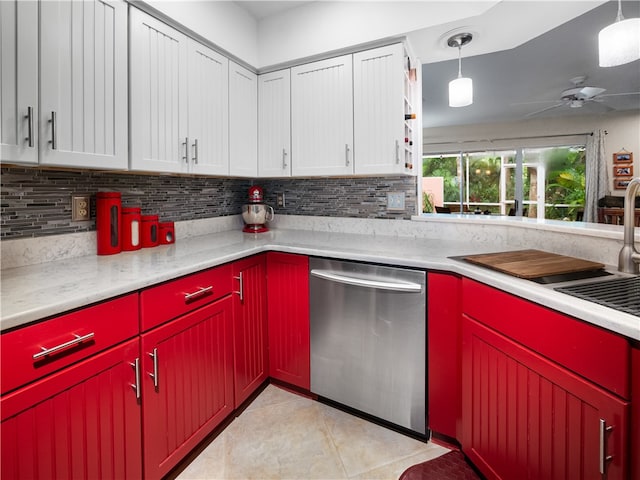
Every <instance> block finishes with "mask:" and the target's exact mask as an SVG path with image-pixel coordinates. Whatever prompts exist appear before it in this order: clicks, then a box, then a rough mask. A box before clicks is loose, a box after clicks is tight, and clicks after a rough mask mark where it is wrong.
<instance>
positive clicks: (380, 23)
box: [258, 0, 499, 68]
mask: <svg viewBox="0 0 640 480" xmlns="http://www.w3.org/2000/svg"><path fill="white" fill-rule="evenodd" d="M496 3H499V2H496V1H495V0H483V1H480V0H475V1H474V0H472V1H466V2H464V1H463V2H457V3H456V8H451V6H450V4H449V5H447V2H446V1H428V2H415V1H414V2H405V1H394V2H389V1H386V2H381V1H377V2H375V1H374V2H367V1H350V2H346V1H316V2H311V3H307V4H304V5H301V6H299V7H296V8H292V9H290V10H286V11H284V12H282V13H280V14H278V15H273V16H270V17H266V18H264V19H262V20H261V21H260V22H259V23H258V36H259V38H260V43H259V45H258V57H259V62H260V65H259V66H260V68H263V67H268V66H272V65H277V64H280V63H286V62H291V61H293V60H296V59H301V58H305V57H310V56H314V55H319V54H322V53H325V52H329V51H333V50H340V49H343V48H348V47H352V46H355V45H359V44H362V43H366V42H373V41H376V40H379V39H383V38H388V37H398V36H404V35H405V34H406V33H407V32H411V31H413V30H418V29H422V28H426V27H429V26H433V25H440V24H446V23H449V22H452V21H454V20H459V19H461V18H467V17H473V16H475V15H479V14H481V13H484V12H485V11H487V10H488V9H490V8H491V7H492V6H494V5H495V4H496Z"/></svg>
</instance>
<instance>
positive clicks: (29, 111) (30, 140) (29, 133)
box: [24, 107, 33, 147]
mask: <svg viewBox="0 0 640 480" xmlns="http://www.w3.org/2000/svg"><path fill="white" fill-rule="evenodd" d="M24 118H26V119H27V138H25V140H26V141H27V145H29V146H30V147H33V107H27V114H26V115H25V117H24Z"/></svg>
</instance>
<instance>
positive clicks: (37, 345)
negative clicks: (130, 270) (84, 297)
mask: <svg viewBox="0 0 640 480" xmlns="http://www.w3.org/2000/svg"><path fill="white" fill-rule="evenodd" d="M138 331H139V330H138V294H131V295H127V296H125V297H121V298H118V299H115V300H110V301H107V302H104V303H100V304H97V305H94V306H92V307H88V308H83V309H82V310H78V311H75V312H72V313H67V314H64V315H61V316H59V317H55V318H52V319H50V320H45V321H42V322H40V323H37V324H33V325H29V326H25V327H23V328H19V329H17V330H13V331H11V332H7V333H4V334H2V335H1V336H0V350H1V353H0V358H1V359H2V365H3V368H2V377H1V379H0V382H1V384H2V393H3V394H4V393H5V392H8V391H10V390H13V389H15V388H17V387H19V386H21V385H25V384H27V383H29V382H32V381H33V380H35V379H37V378H40V377H43V376H45V375H48V374H50V373H52V372H54V371H56V370H59V369H60V368H63V367H66V366H67V365H70V364H72V363H74V362H77V361H79V360H82V359H84V358H86V357H88V356H90V355H93V354H94V353H96V352H99V351H101V350H104V349H106V348H109V347H111V346H113V345H115V344H117V343H119V342H121V341H123V340H126V339H127V338H131V337H133V336H135V335H137V334H138ZM45 349H47V350H49V351H50V352H51V353H49V354H46V353H45ZM34 357H35V358H34Z"/></svg>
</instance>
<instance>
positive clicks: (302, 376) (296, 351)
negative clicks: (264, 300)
mask: <svg viewBox="0 0 640 480" xmlns="http://www.w3.org/2000/svg"><path fill="white" fill-rule="evenodd" d="M267 297H268V299H269V302H268V318H269V374H270V376H271V377H273V378H275V379H278V380H282V381H284V382H287V383H290V384H292V385H296V386H298V387H300V388H304V389H305V390H309V388H310V375H311V370H310V365H309V362H310V350H309V349H310V344H309V259H308V258H307V257H306V256H304V255H293V254H289V253H278V252H269V253H268V254H267Z"/></svg>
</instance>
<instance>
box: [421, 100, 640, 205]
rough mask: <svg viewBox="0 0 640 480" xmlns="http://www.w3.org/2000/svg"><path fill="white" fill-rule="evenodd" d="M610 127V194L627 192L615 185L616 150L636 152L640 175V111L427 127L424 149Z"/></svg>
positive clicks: (501, 145) (502, 143)
mask: <svg viewBox="0 0 640 480" xmlns="http://www.w3.org/2000/svg"><path fill="white" fill-rule="evenodd" d="M597 129H602V130H606V131H607V132H608V135H607V136H606V137H605V155H606V158H607V162H608V167H607V172H608V177H609V192H608V193H609V194H611V195H618V196H622V195H624V190H614V189H613V154H614V153H616V152H618V151H620V150H622V149H623V148H624V149H626V150H628V151H630V152H633V156H634V171H633V173H634V177H638V176H640V113H638V112H637V111H632V112H628V113H609V114H603V115H580V116H571V117H556V118H537V119H533V120H527V121H521V122H510V123H498V124H496V123H493V124H491V123H487V124H477V125H463V126H457V127H439V128H425V129H424V130H423V144H424V146H423V152H424V154H425V155H427V154H429V153H432V154H438V153H446V152H456V151H460V150H463V151H478V150H480V151H483V150H500V149H508V148H513V147H514V146H523V147H536V146H551V145H563V144H564V145H566V144H571V143H574V142H578V141H582V142H584V141H585V136H575V137H553V136H554V135H563V134H574V133H585V132H592V131H594V130H597ZM537 136H542V137H546V138H541V139H529V140H499V139H511V138H523V137H537Z"/></svg>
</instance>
